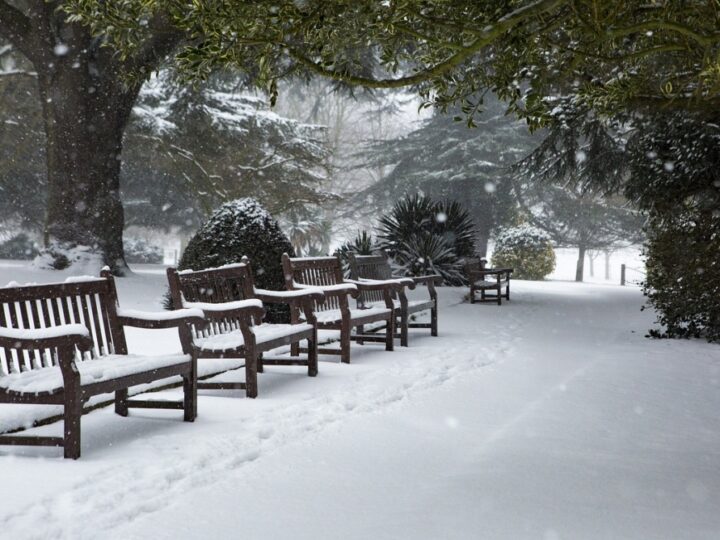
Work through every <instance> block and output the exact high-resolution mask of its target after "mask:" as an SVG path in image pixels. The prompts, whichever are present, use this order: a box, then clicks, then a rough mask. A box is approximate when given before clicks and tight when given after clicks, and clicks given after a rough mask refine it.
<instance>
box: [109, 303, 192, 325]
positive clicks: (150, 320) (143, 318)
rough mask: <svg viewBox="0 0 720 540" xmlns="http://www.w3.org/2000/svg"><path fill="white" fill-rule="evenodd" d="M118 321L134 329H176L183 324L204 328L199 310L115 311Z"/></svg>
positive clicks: (119, 309)
mask: <svg viewBox="0 0 720 540" xmlns="http://www.w3.org/2000/svg"><path fill="white" fill-rule="evenodd" d="M117 315H118V321H119V322H120V324H122V325H123V326H133V327H135V328H150V329H158V328H177V327H179V326H181V325H183V324H194V325H196V326H199V327H204V326H205V317H204V315H203V311H202V310H200V309H176V310H172V311H139V310H135V309H121V308H118V310H117Z"/></svg>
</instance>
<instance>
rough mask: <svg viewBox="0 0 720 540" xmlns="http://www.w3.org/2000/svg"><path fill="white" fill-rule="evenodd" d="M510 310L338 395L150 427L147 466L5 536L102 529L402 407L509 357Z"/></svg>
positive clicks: (35, 514)
mask: <svg viewBox="0 0 720 540" xmlns="http://www.w3.org/2000/svg"><path fill="white" fill-rule="evenodd" d="M510 318H511V319H512V322H511V323H510V324H508V325H507V326H501V328H500V329H498V330H499V331H498V332H495V334H494V336H495V337H494V339H493V340H489V341H488V342H487V343H482V342H481V344H480V345H479V343H478V340H462V341H455V342H453V344H452V346H450V347H447V348H444V349H442V348H439V347H437V346H434V343H433V341H425V342H424V343H426V344H428V345H426V346H423V345H420V344H418V345H417V346H415V347H414V349H413V351H412V352H413V354H412V355H409V354H405V355H403V357H402V359H399V360H396V361H393V362H392V363H388V364H385V365H383V366H382V367H378V369H376V370H372V371H367V372H364V373H363V375H356V376H355V377H352V378H349V379H348V381H349V382H348V384H344V385H341V386H339V387H338V388H336V389H335V391H334V392H332V393H331V394H325V395H316V396H311V397H308V398H307V399H305V400H302V401H300V402H295V403H284V404H281V405H278V406H277V407H274V408H272V409H270V410H266V411H263V413H262V414H261V415H259V416H258V417H257V418H253V419H251V420H250V421H249V422H248V421H245V422H243V423H242V425H240V426H233V428H236V429H229V430H228V431H226V432H223V433H222V435H219V436H215V437H209V436H205V437H198V438H197V439H193V441H192V444H186V442H187V441H178V437H180V436H179V435H177V434H172V435H166V434H163V435H156V436H152V435H150V436H147V437H144V438H143V439H142V440H137V441H134V442H133V443H130V444H138V445H142V446H144V447H150V448H151V449H152V450H153V453H155V454H157V455H158V456H162V457H161V458H158V459H157V460H154V461H153V462H152V463H151V464H148V465H146V466H144V467H141V468H140V469H138V464H137V463H127V464H126V465H121V466H117V465H116V464H114V465H113V466H112V467H110V466H108V467H107V468H104V469H102V470H100V471H98V472H97V473H96V474H94V475H91V476H90V477H87V478H85V479H84V480H83V481H82V482H79V483H77V484H75V485H74V486H73V487H72V488H71V489H70V490H69V491H67V492H65V493H60V494H55V495H53V496H51V497H46V498H45V499H44V500H41V501H38V502H37V503H36V504H33V505H31V506H29V507H26V508H25V509H23V510H22V511H20V512H17V513H14V514H10V515H6V516H4V517H0V521H1V522H2V523H3V530H4V533H3V534H6V535H7V537H8V538H20V537H23V538H48V537H50V538H73V539H83V538H98V537H103V536H105V535H107V533H109V532H110V531H111V530H112V529H113V528H114V527H116V526H120V525H123V524H126V523H127V522H129V521H133V520H135V519H137V518H138V517H140V516H142V515H145V514H149V513H153V512H156V511H158V510H161V509H162V508H164V507H165V506H166V505H167V503H168V501H172V500H173V499H174V498H176V497H179V496H182V495H183V494H186V493H187V492H188V490H192V489H195V488H198V487H203V486H208V485H211V484H212V483H214V482H217V481H220V480H222V479H226V478H228V477H230V475H232V474H233V472H234V471H236V470H238V469H241V468H242V467H245V466H246V465H247V464H249V463H252V462H254V461H256V460H258V459H261V458H262V457H263V455H265V454H267V453H272V452H275V451H278V450H279V449H280V448H282V447H283V446H285V445H286V444H289V443H293V442H298V441H301V440H302V439H303V438H305V437H308V436H309V435H310V434H312V433H317V432H319V431H321V430H323V429H324V428H326V427H327V426H328V425H331V424H333V423H335V422H339V421H341V420H344V419H346V418H348V417H350V416H353V415H358V414H366V413H371V412H372V413H377V412H378V411H379V410H383V409H387V408H388V407H393V406H397V405H398V404H399V403H401V402H402V401H404V400H405V399H407V397H408V396H413V395H416V394H418V393H420V392H423V391H427V390H430V389H433V388H436V387H438V386H440V385H443V384H446V383H447V382H448V381H452V380H453V379H454V378H456V377H458V376H461V375H463V374H467V373H470V372H472V371H475V370H477V369H481V368H482V367H484V366H487V365H489V364H493V363H497V362H499V361H503V360H505V359H506V358H508V357H509V356H510V355H511V353H512V350H513V344H514V343H516V342H517V340H518V339H519V338H518V328H519V326H520V323H519V321H518V320H517V319H516V318H515V317H510ZM498 338H499V339H498ZM441 350H442V352H443V355H442V358H439V357H438V351H441ZM348 369H352V366H349V368H348ZM59 465H61V464H59ZM38 527H39V528H38ZM34 530H37V535H36V536H33V532H32V531H34Z"/></svg>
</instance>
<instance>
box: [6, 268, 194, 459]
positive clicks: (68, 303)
mask: <svg viewBox="0 0 720 540" xmlns="http://www.w3.org/2000/svg"><path fill="white" fill-rule="evenodd" d="M191 323H192V324H196V325H198V326H202V325H203V324H204V320H203V314H202V312H201V311H200V310H182V311H178V312H175V313H167V312H160V313H147V312H140V311H134V310H133V311H130V310H121V309H120V308H119V307H118V304H117V292H116V288H115V282H114V280H113V277H112V275H111V274H110V272H109V271H107V270H104V271H103V272H102V277H100V278H82V279H77V280H68V281H67V282H65V283H56V284H50V285H28V286H17V287H6V288H0V403H19V404H36V405H62V406H63V407H64V415H63V416H64V435H63V437H41V436H24V435H2V436H0V444H4V445H38V446H62V447H63V448H64V454H65V457H66V458H72V459H77V458H79V457H80V418H81V415H82V414H83V404H84V403H85V402H86V401H87V400H88V399H90V398H91V397H92V396H95V395H100V394H106V393H110V392H115V412H116V413H117V414H119V415H120V416H127V414H128V409H129V408H132V407H138V408H158V409H182V410H183V411H184V420H185V421H186V422H192V421H193V420H194V419H195V416H196V414H197V388H196V382H197V381H196V361H195V358H194V357H193V355H192V353H191V350H190V342H189V337H190V333H189V332H190V328H189V326H188V325H189V324H191ZM125 326H134V327H138V328H178V331H179V334H180V342H181V345H182V349H183V353H178V354H167V355H163V356H143V355H137V354H128V350H127V343H126V341H125V333H124V327H125ZM177 375H179V376H180V377H182V380H183V392H184V399H183V401H181V402H169V401H151V400H135V399H133V400H131V399H128V388H130V387H131V386H135V385H139V384H144V383H149V382H152V381H156V380H159V379H165V378H167V377H173V376H177Z"/></svg>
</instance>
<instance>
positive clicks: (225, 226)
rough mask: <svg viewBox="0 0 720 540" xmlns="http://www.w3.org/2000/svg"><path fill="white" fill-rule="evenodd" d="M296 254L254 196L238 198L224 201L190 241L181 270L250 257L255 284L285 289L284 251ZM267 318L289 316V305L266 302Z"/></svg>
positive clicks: (262, 287) (284, 318)
mask: <svg viewBox="0 0 720 540" xmlns="http://www.w3.org/2000/svg"><path fill="white" fill-rule="evenodd" d="M283 253H288V254H289V255H290V256H294V251H293V248H292V244H291V243H290V240H288V238H287V237H286V236H285V235H284V234H283V232H282V230H281V229H280V225H279V224H278V222H277V221H276V220H275V219H273V217H272V216H271V215H270V214H269V213H268V212H267V210H265V209H264V208H263V207H262V206H261V205H260V203H258V202H257V201H256V200H255V199H251V198H244V199H237V200H235V201H231V202H228V203H225V204H224V205H222V206H221V207H220V208H219V209H218V210H216V211H215V213H213V215H212V216H210V218H209V219H208V220H207V221H206V222H205V224H203V225H202V226H201V227H200V229H199V230H198V231H197V232H196V233H195V236H193V237H192V238H191V239H190V242H188V245H187V247H186V248H185V252H184V253H183V256H182V258H181V259H180V263H179V264H178V269H179V270H186V269H191V270H203V269H205V268H215V267H218V266H223V265H225V264H232V263H239V262H240V261H241V259H242V257H243V256H246V257H248V258H249V259H250V264H251V265H252V269H253V275H254V277H255V286H256V287H258V288H261V289H270V290H276V291H279V290H284V289H285V279H284V276H283V271H282V254H283ZM265 309H266V311H267V313H268V314H267V317H266V320H268V321H270V322H281V321H288V320H289V313H290V312H289V309H288V308H287V307H286V306H283V305H281V304H268V305H267V306H266V308H265Z"/></svg>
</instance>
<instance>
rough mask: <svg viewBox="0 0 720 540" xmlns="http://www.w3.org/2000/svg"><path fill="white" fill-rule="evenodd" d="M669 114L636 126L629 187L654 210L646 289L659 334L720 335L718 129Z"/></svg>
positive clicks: (712, 123)
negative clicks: (658, 325) (655, 315)
mask: <svg viewBox="0 0 720 540" xmlns="http://www.w3.org/2000/svg"><path fill="white" fill-rule="evenodd" d="M717 120H718V119H701V118H698V117H697V116H693V115H687V114H668V115H663V116H661V117H655V118H652V119H651V121H650V120H649V121H647V123H646V124H645V125H640V126H638V130H637V133H638V135H637V136H636V137H634V138H633V139H632V140H631V144H630V145H629V154H630V166H631V176H630V180H629V181H628V185H627V189H626V192H627V193H628V195H629V196H631V197H633V198H634V199H635V200H636V202H637V203H638V204H639V205H640V206H641V208H643V209H644V210H645V211H646V212H647V214H648V216H649V219H648V225H647V236H648V240H647V244H646V249H645V255H646V265H647V277H646V280H645V282H644V286H643V289H644V292H645V294H646V295H647V298H648V302H649V304H650V305H651V306H652V307H653V308H654V309H655V311H656V312H657V317H658V318H657V322H658V323H659V324H660V325H661V329H654V330H651V332H650V335H652V336H654V337H705V338H707V339H708V340H710V341H720V302H719V301H718V298H720V210H719V209H720V127H718V122H717Z"/></svg>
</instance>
